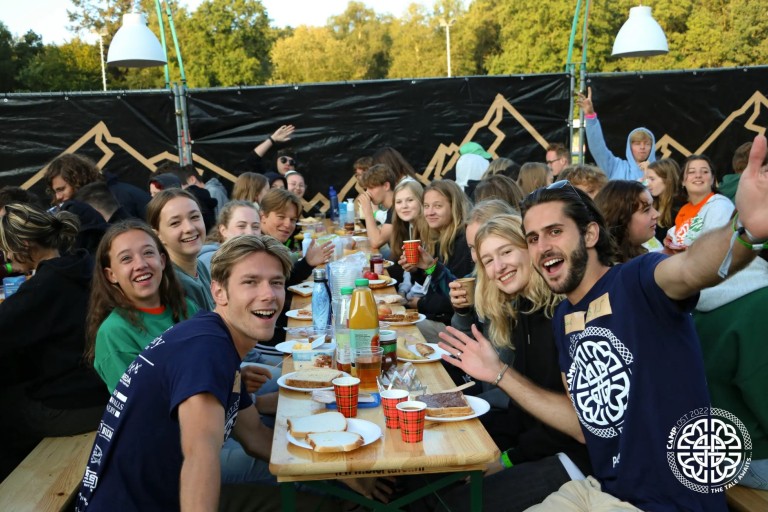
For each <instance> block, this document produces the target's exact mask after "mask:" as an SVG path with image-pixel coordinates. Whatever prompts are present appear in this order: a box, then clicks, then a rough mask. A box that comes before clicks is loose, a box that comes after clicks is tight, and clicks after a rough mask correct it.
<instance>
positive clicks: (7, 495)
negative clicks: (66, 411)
mask: <svg viewBox="0 0 768 512" xmlns="http://www.w3.org/2000/svg"><path fill="white" fill-rule="evenodd" d="M95 435H96V432H90V433H88V434H80V435H77V436H69V437H47V438H45V439H43V440H42V441H40V444H38V445H37V446H36V447H35V449H34V450H32V452H31V453H30V454H29V455H27V458H25V459H24V460H23V461H22V462H21V464H19V465H18V466H17V467H16V469H14V470H13V473H11V474H10V475H8V478H6V479H5V480H4V481H3V482H2V483H0V510H3V511H13V512H26V511H30V512H33V511H34V512H48V511H51V512H58V511H60V510H66V509H67V507H68V506H69V505H70V504H71V502H72V498H73V497H74V495H75V493H76V492H77V490H78V489H79V488H80V482H81V481H82V478H83V472H84V471H85V465H86V463H87V462H88V456H89V455H90V453H91V448H92V447H93V440H94V437H95Z"/></svg>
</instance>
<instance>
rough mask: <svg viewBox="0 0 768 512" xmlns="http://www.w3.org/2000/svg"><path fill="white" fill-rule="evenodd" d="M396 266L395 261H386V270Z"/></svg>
mask: <svg viewBox="0 0 768 512" xmlns="http://www.w3.org/2000/svg"><path fill="white" fill-rule="evenodd" d="M394 264H395V262H394V261H391V260H384V268H389V267H391V266H392V265H394Z"/></svg>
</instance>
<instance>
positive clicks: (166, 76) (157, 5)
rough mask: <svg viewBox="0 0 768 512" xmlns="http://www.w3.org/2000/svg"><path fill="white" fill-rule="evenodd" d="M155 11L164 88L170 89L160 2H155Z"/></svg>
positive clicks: (169, 74) (156, 0)
mask: <svg viewBox="0 0 768 512" xmlns="http://www.w3.org/2000/svg"><path fill="white" fill-rule="evenodd" d="M155 10H156V11H157V24H158V25H159V26H160V45H161V46H162V47H163V55H165V66H164V68H165V88H166V89H170V88H171V72H170V70H169V69H168V47H167V46H166V44H165V27H163V8H162V7H161V6H160V0H155Z"/></svg>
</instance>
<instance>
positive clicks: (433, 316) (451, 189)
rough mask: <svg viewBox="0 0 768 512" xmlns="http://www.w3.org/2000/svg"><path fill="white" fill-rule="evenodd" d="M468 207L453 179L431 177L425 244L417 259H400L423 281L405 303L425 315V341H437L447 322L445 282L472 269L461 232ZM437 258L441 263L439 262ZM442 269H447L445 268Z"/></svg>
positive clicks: (426, 194)
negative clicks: (422, 292) (418, 292)
mask: <svg viewBox="0 0 768 512" xmlns="http://www.w3.org/2000/svg"><path fill="white" fill-rule="evenodd" d="M468 209H469V199H468V198H467V196H466V194H464V192H463V191H462V190H461V188H460V187H459V186H458V185H457V184H456V183H455V182H453V181H450V180H436V181H433V182H432V183H431V184H430V185H429V186H428V187H427V188H426V190H425V192H424V217H425V219H426V221H427V226H428V230H427V233H426V237H425V243H424V245H425V248H420V249H419V254H420V259H419V262H418V263H416V264H413V263H408V261H407V259H406V258H405V254H403V255H402V256H401V257H400V260H399V263H400V265H401V266H402V267H403V269H404V270H405V271H407V272H411V271H417V272H416V273H415V274H414V277H415V278H416V280H417V281H422V282H423V285H422V287H423V288H424V290H425V295H423V296H420V297H419V296H414V297H412V298H410V299H409V300H408V307H410V308H415V309H418V311H419V313H423V314H424V315H425V316H426V317H427V318H426V319H425V320H423V321H421V322H419V323H418V324H417V326H418V328H419V331H421V334H422V335H423V336H424V338H425V339H426V340H427V341H428V342H437V341H438V338H437V334H438V333H439V332H442V331H443V330H444V329H445V326H446V324H448V323H450V320H451V315H452V314H453V308H452V307H451V301H450V298H449V295H448V282H449V281H451V280H453V278H454V276H465V275H467V274H469V273H470V272H471V271H472V258H471V256H470V251H469V246H468V245H467V239H466V235H465V232H464V222H465V219H466V217H467V211H468ZM438 259H440V260H442V263H443V264H442V265H440V266H438V264H437V260H438ZM445 269H447V270H448V271H449V272H444V270H445Z"/></svg>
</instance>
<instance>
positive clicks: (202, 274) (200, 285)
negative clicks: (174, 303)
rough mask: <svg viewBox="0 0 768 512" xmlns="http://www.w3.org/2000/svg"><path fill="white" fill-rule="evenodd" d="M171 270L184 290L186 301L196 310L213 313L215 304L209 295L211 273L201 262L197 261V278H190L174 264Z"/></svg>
mask: <svg viewBox="0 0 768 512" xmlns="http://www.w3.org/2000/svg"><path fill="white" fill-rule="evenodd" d="M173 269H174V270H175V271H176V277H178V278H179V281H180V282H181V287H182V288H184V293H185V294H186V296H187V299H189V300H191V301H192V302H194V303H195V305H196V306H197V309H198V310H201V309H204V310H206V311H213V309H214V308H215V307H216V304H215V303H214V302H213V295H212V294H211V273H210V272H209V271H208V269H207V268H205V265H204V264H203V262H202V261H200V260H198V261H197V277H193V276H190V275H189V274H187V273H186V272H184V271H183V270H181V267H179V266H178V265H176V264H175V263H174V264H173Z"/></svg>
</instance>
